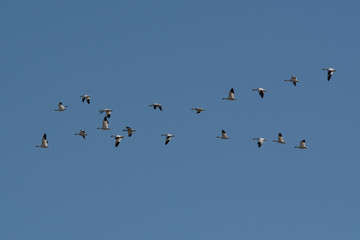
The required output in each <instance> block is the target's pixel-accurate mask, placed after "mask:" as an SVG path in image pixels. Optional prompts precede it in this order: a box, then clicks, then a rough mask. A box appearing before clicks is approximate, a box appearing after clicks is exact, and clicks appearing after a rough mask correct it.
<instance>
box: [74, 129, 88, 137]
mask: <svg viewBox="0 0 360 240" xmlns="http://www.w3.org/2000/svg"><path fill="white" fill-rule="evenodd" d="M74 135H79V136H82V137H83V138H84V139H85V136H87V133H86V132H85V131H84V130H80V132H79V133H74Z"/></svg>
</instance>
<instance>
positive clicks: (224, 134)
mask: <svg viewBox="0 0 360 240" xmlns="http://www.w3.org/2000/svg"><path fill="white" fill-rule="evenodd" d="M216 138H221V139H230V138H229V137H228V136H227V135H226V132H225V130H222V131H221V137H220V136H217V137H216Z"/></svg>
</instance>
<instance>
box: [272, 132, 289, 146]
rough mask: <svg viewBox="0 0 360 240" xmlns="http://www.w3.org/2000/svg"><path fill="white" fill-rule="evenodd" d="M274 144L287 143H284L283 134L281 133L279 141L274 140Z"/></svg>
mask: <svg viewBox="0 0 360 240" xmlns="http://www.w3.org/2000/svg"><path fill="white" fill-rule="evenodd" d="M273 142H277V143H284V144H285V143H286V142H285V141H284V138H283V136H282V134H281V133H279V135H278V139H277V140H273Z"/></svg>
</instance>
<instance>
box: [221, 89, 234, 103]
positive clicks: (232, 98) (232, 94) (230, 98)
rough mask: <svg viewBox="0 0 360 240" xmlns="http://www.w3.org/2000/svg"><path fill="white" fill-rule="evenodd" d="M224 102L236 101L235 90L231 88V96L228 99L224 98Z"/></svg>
mask: <svg viewBox="0 0 360 240" xmlns="http://www.w3.org/2000/svg"><path fill="white" fill-rule="evenodd" d="M222 99H223V100H236V98H235V91H234V88H231V89H230V91H229V96H228V97H227V98H222Z"/></svg>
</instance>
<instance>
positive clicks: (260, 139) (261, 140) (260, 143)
mask: <svg viewBox="0 0 360 240" xmlns="http://www.w3.org/2000/svg"><path fill="white" fill-rule="evenodd" d="M253 140H258V142H257V145H258V147H261V146H262V145H263V143H264V142H265V141H266V139H265V138H253Z"/></svg>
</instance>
